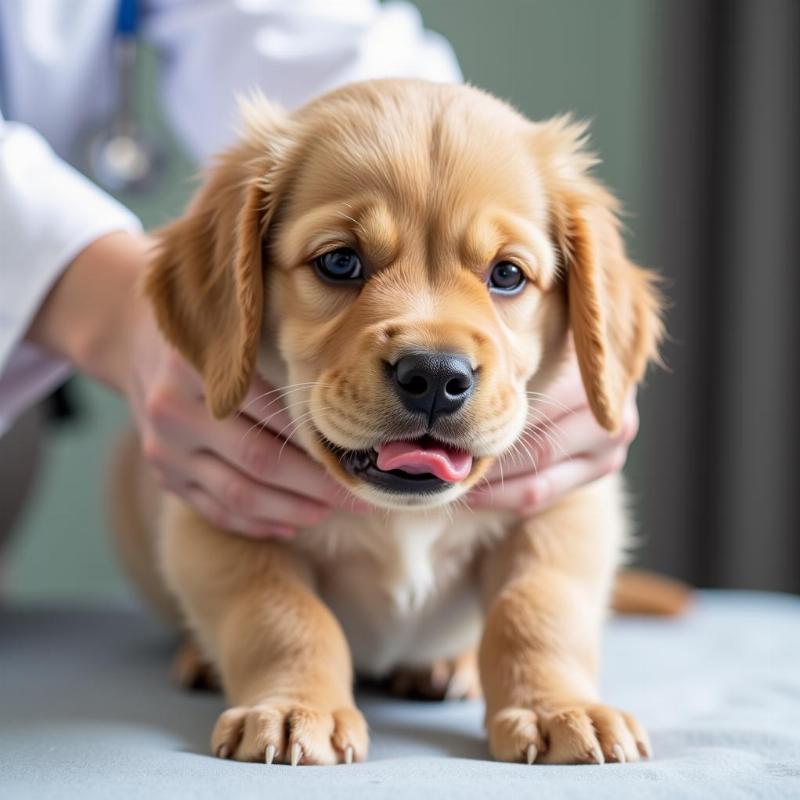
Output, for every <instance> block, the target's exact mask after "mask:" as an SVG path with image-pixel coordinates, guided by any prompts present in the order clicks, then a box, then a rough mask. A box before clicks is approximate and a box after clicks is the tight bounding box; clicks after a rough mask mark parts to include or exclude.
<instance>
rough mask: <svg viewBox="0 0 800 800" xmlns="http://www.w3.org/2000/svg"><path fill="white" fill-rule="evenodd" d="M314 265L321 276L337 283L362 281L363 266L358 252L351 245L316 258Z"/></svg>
mask: <svg viewBox="0 0 800 800" xmlns="http://www.w3.org/2000/svg"><path fill="white" fill-rule="evenodd" d="M314 267H315V268H316V270H317V273H318V274H319V276H320V277H321V278H323V279H324V280H326V281H335V282H336V283H360V282H361V281H362V280H363V272H364V270H363V268H362V266H361V259H360V258H359V257H358V253H356V251H355V250H352V249H351V248H349V247H340V248H338V249H337V250H331V251H330V253H323V254H322V255H321V256H318V257H317V258H315V259H314Z"/></svg>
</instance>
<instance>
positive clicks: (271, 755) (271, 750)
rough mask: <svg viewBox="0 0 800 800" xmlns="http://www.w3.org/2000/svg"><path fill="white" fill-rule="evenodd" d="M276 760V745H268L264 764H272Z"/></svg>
mask: <svg viewBox="0 0 800 800" xmlns="http://www.w3.org/2000/svg"><path fill="white" fill-rule="evenodd" d="M274 760H275V745H274V744H268V745H267V749H266V752H265V753H264V763H265V764H271V763H272V762H273V761H274Z"/></svg>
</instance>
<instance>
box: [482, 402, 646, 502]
mask: <svg viewBox="0 0 800 800" xmlns="http://www.w3.org/2000/svg"><path fill="white" fill-rule="evenodd" d="M638 422H639V418H638V413H637V411H636V402H635V395H634V393H633V392H632V393H631V394H630V395H629V397H628V398H627V401H626V405H625V410H624V413H623V422H622V425H621V427H620V430H619V431H618V432H617V433H615V434H613V435H612V434H609V433H608V431H606V430H604V429H603V428H601V427H600V426H599V425H598V424H597V422H596V421H595V420H594V418H593V416H592V414H591V411H590V410H589V409H588V408H587V407H584V408H581V409H578V410H576V411H574V412H571V413H569V414H567V415H564V416H562V417H561V418H560V419H559V420H556V421H555V422H551V423H550V424H549V429H547V430H545V429H542V430H539V431H534V432H532V433H530V434H529V435H528V438H527V439H526V440H525V445H524V446H522V447H520V448H519V449H518V452H517V454H516V456H515V459H504V462H503V465H502V478H501V470H500V467H499V465H498V466H496V467H495V468H494V469H493V470H491V471H490V473H489V475H488V479H489V485H488V486H487V485H485V484H484V485H482V486H480V487H479V488H477V489H475V490H473V492H472V493H471V494H470V497H469V499H470V504H471V505H472V506H473V507H476V508H496V509H499V510H510V511H517V512H519V513H523V514H532V513H535V512H538V511H541V510H542V509H544V508H546V507H547V506H548V505H551V504H552V503H553V502H555V501H556V500H558V499H559V498H560V497H562V496H563V495H565V494H567V493H568V492H570V491H572V490H573V489H577V488H578V487H580V486H584V485H585V484H587V483H591V482H592V481H595V480H598V479H599V478H602V477H604V476H605V475H609V474H610V473H613V472H618V471H619V470H620V469H622V467H623V465H624V463H625V459H626V457H627V453H628V445H629V444H630V442H631V441H632V440H633V439H634V437H635V436H636V432H637V429H638Z"/></svg>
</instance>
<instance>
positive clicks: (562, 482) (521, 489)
mask: <svg viewBox="0 0 800 800" xmlns="http://www.w3.org/2000/svg"><path fill="white" fill-rule="evenodd" d="M620 466H621V465H620V464H619V463H618V462H615V461H612V460H604V459H596V458H583V457H578V458H573V459H571V460H569V461H562V462H561V463H559V464H555V465H554V466H551V467H549V468H548V469H546V470H543V471H542V472H540V473H538V474H534V475H521V476H518V477H516V478H511V479H510V480H505V481H502V482H500V481H496V482H494V483H491V484H490V485H489V486H485V485H484V486H482V487H481V488H480V489H476V490H474V491H473V492H472V493H471V494H470V495H469V502H470V506H472V507H473V508H494V509H498V510H501V511H517V512H519V513H521V514H525V515H529V514H533V513H536V512H539V511H542V510H543V509H545V508H547V507H548V506H549V505H552V503H554V502H555V501H556V500H558V499H559V498H561V497H563V496H564V495H565V494H567V493H568V492H570V491H572V490H573V489H577V488H578V487H580V486H584V485H586V484H587V483H591V482H592V481H596V480H598V479H599V478H602V477H604V476H605V475H608V474H610V473H611V472H615V471H617V470H618V469H619V467H620Z"/></svg>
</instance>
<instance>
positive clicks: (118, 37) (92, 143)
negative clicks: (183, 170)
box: [87, 0, 164, 193]
mask: <svg viewBox="0 0 800 800" xmlns="http://www.w3.org/2000/svg"><path fill="white" fill-rule="evenodd" d="M137 25H138V18H137V3H136V0H122V2H121V3H120V7H119V15H118V18H117V25H116V30H115V32H114V41H113V53H112V57H113V59H114V69H115V70H116V74H117V78H118V82H119V86H118V96H117V102H116V107H115V108H114V110H113V112H112V113H111V115H110V116H109V117H108V119H107V121H106V123H105V124H104V125H103V126H102V127H101V128H100V129H99V130H98V131H97V132H96V133H95V134H94V135H93V136H91V138H90V140H89V144H88V152H87V157H88V168H89V172H90V173H91V176H92V178H94V180H95V181H96V182H97V183H98V184H100V185H101V186H102V187H103V188H105V189H107V190H109V191H111V192H116V193H119V192H136V191H143V190H145V189H147V188H149V187H151V186H152V184H153V183H154V182H155V179H156V178H157V177H158V176H159V174H160V173H161V168H162V166H163V161H164V155H163V150H162V148H161V147H160V145H159V143H158V141H157V140H156V138H155V136H153V135H152V134H149V133H148V132H146V131H145V130H143V129H142V127H141V125H139V124H138V122H137V120H136V114H135V111H134V108H133V95H134V90H135V85H136V65H137V62H138V47H139V43H138V40H137V37H136V29H137Z"/></svg>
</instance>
